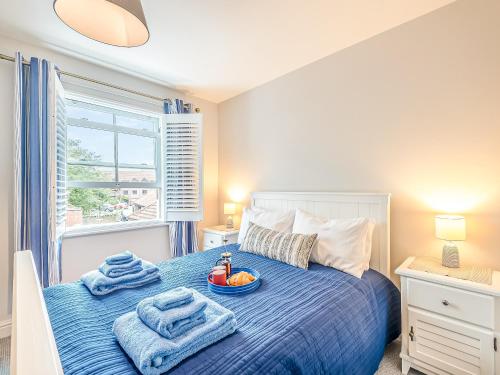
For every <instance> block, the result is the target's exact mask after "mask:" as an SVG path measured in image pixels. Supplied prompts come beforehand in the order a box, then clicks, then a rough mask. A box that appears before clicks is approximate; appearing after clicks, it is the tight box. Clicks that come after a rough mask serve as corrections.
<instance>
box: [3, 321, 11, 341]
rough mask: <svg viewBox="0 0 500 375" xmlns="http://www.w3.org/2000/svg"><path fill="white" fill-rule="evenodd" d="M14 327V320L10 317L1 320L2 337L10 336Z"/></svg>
mask: <svg viewBox="0 0 500 375" xmlns="http://www.w3.org/2000/svg"><path fill="white" fill-rule="evenodd" d="M11 328H12V322H11V320H10V319H8V320H2V321H0V339H3V338H4V337H9V336H10V332H11Z"/></svg>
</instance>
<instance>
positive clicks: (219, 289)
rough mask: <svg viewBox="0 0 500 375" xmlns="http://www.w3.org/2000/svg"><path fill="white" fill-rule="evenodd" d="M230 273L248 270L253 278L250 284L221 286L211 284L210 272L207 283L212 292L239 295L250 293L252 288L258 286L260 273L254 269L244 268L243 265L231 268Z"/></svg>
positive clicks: (254, 288)
mask: <svg viewBox="0 0 500 375" xmlns="http://www.w3.org/2000/svg"><path fill="white" fill-rule="evenodd" d="M231 271H232V272H231V275H232V274H235V273H238V272H242V271H245V272H248V273H249V274H251V275H252V276H254V277H255V280H254V281H252V282H251V283H250V284H246V285H242V286H229V285H228V286H222V285H216V284H213V283H212V282H211V281H210V274H209V275H208V278H207V283H208V289H209V290H211V291H212V292H214V293H218V294H226V295H231V296H236V295H241V294H247V293H252V292H253V291H254V290H256V289H257V288H258V287H259V286H260V273H259V272H257V271H255V270H254V269H252V268H244V267H235V268H233V269H232V270H231Z"/></svg>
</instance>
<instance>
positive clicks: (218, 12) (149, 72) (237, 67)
mask: <svg viewBox="0 0 500 375" xmlns="http://www.w3.org/2000/svg"><path fill="white" fill-rule="evenodd" d="M0 1H1V2H8V3H9V5H8V6H2V12H1V13H0V33H2V34H4V35H7V36H10V37H13V38H17V39H23V40H28V41H31V42H36V43H41V44H43V45H46V46H48V47H49V48H53V49H57V50H59V51H61V52H65V53H67V54H71V55H75V54H77V55H78V56H81V57H82V58H84V59H86V60H91V61H94V62H96V63H101V64H107V65H109V64H112V65H114V66H116V67H118V68H119V69H120V70H126V71H128V72H130V74H133V75H137V76H140V77H142V78H146V79H149V80H153V81H155V82H158V83H161V84H165V85H168V86H170V87H172V88H177V89H180V90H183V91H185V92H187V93H189V94H191V95H194V96H198V97H201V98H204V99H207V100H210V101H213V102H217V103H218V102H221V101H224V100H226V99H228V98H231V97H233V96H235V95H238V94H239V93H241V92H244V91H246V90H249V89H251V88H253V87H256V86H258V85H261V84H263V83H266V82H268V81H270V80H272V79H274V78H277V77H279V76H282V75H284V74H286V73H288V72H290V71H293V70H295V69H298V68H300V67H302V66H304V65H307V64H309V63H311V62H313V61H316V60H318V59H321V58H322V57H325V56H328V55H330V54H332V53H334V52H336V51H339V50H341V49H343V48H346V47H348V46H351V45H353V44H356V43H358V42H360V41H362V40H365V39H367V38H370V37H372V36H374V35H377V34H379V33H381V32H384V31H386V30H388V29H391V28H393V27H395V26H398V25H400V24H402V23H404V22H407V21H410V20H412V19H415V18H417V17H419V16H422V15H424V14H426V13H429V12H431V11H433V10H435V9H437V8H440V7H442V6H444V5H447V4H449V3H451V2H453V1H454V0H308V1H304V0H142V3H143V8H144V13H145V15H146V19H147V22H148V26H149V30H150V33H151V38H150V40H149V42H148V43H147V44H146V45H144V46H141V47H136V48H130V49H127V48H119V47H112V46H108V45H104V44H101V43H98V42H95V41H93V40H90V39H87V38H85V37H83V36H81V35H79V34H77V33H76V32H74V31H73V30H71V29H69V28H68V27H67V26H65V25H64V24H63V23H62V22H61V21H60V20H59V19H58V18H57V16H56V15H55V14H54V12H53V10H52V3H53V1H52V0H16V1H8V0H0ZM35 14H36V22H33V20H34V18H33V17H34V15H35ZM1 52H2V51H1V50H0V53H1Z"/></svg>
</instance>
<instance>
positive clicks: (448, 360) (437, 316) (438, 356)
mask: <svg viewBox="0 0 500 375" xmlns="http://www.w3.org/2000/svg"><path fill="white" fill-rule="evenodd" d="M414 260H415V257H410V258H408V259H407V260H406V261H405V262H404V263H403V264H402V265H401V266H399V268H398V269H397V270H396V274H398V275H400V276H401V324H402V334H401V343H402V345H401V359H402V372H403V374H407V373H408V371H409V369H410V367H412V368H414V369H416V370H420V371H423V372H424V373H426V374H454V375H455V374H456V375H459V374H484V375H490V374H497V375H500V353H499V350H500V348H497V346H499V345H500V273H499V272H497V271H493V279H492V280H493V282H492V284H491V285H487V284H480V283H476V282H472V281H467V280H461V279H456V278H452V277H448V276H442V275H437V274H433V273H429V272H424V271H418V270H414V269H411V268H410V265H411V263H412V262H413V261H414ZM497 342H498V343H497Z"/></svg>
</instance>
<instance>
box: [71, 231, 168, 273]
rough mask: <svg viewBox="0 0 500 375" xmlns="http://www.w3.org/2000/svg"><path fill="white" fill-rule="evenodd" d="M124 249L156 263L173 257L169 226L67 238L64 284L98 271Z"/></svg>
mask: <svg viewBox="0 0 500 375" xmlns="http://www.w3.org/2000/svg"><path fill="white" fill-rule="evenodd" d="M123 250H130V251H132V252H133V253H135V254H136V255H138V256H139V257H141V258H143V259H146V260H148V261H150V262H153V263H158V262H160V261H162V260H165V259H168V258H170V250H169V242H168V227H167V226H162V227H155V228H148V229H134V230H130V231H127V232H115V233H101V234H94V235H90V236H88V235H84V236H81V237H70V238H66V239H65V240H64V243H63V251H62V271H63V272H62V281H63V282H70V281H75V280H78V279H79V278H80V276H81V275H82V274H83V273H85V272H87V271H88V270H92V269H96V268H97V267H98V266H99V264H101V263H102V259H103V255H104V254H115V253H118V252H121V251H123Z"/></svg>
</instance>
